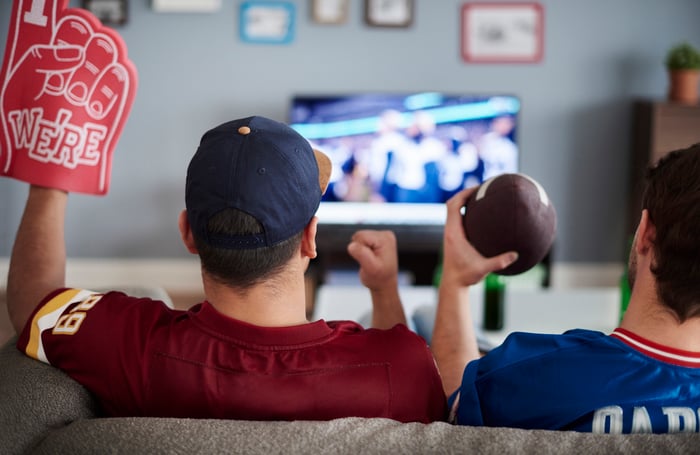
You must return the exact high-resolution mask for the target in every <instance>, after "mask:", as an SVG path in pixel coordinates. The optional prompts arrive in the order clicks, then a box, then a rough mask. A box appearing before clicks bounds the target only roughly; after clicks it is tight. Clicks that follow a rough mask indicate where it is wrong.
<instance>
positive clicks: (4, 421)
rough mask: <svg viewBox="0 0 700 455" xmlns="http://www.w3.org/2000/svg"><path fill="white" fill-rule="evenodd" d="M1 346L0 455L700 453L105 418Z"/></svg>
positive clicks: (359, 425) (525, 437)
mask: <svg viewBox="0 0 700 455" xmlns="http://www.w3.org/2000/svg"><path fill="white" fill-rule="evenodd" d="M14 342H15V340H11V341H10V342H9V343H7V344H6V345H5V346H4V347H2V349H0V400H1V401H0V454H19V453H39V454H42V453H47V454H56V453H70V454H81V453H86V454H88V453H89V454H96V453H100V454H102V453H125V454H126V453H128V454H135V453H164V454H165V453H167V454H172V453H187V454H191V453H245V454H265V455H270V454H276V453H279V454H283V453H284V454H295V453H332V454H334V455H335V454H357V453H362V454H365V453H387V454H401V453H406V454H413V453H471V452H474V453H482V454H491V453H492V454H499V455H501V454H508V453H537V454H546V453H557V454H559V453H601V454H613V453H654V454H662V453H700V436H698V435H696V434H689V433H685V434H674V435H615V436H612V435H593V434H587V433H575V432H557V431H544V430H537V431H526V430H519V429H509V428H477V427H457V426H453V425H449V424H447V423H442V422H438V423H432V424H428V425H426V424H419V423H410V424H402V423H399V422H396V421H393V420H389V419H379V418H377V419H363V418H344V419H338V420H333V421H330V422H303V421H294V422H253V421H226V420H195V419H170V418H104V417H100V416H99V415H98V411H97V406H96V403H95V400H94V399H93V398H92V397H91V396H90V394H89V393H88V392H87V391H86V390H85V389H84V388H83V387H82V386H80V385H79V384H78V383H76V382H75V381H73V380H72V379H70V378H69V377H68V376H66V375H65V374H63V373H62V372H61V371H59V370H57V369H55V368H52V367H50V366H48V365H45V364H42V363H40V362H37V361H35V360H32V359H30V358H28V357H25V356H24V355H23V354H21V353H20V352H19V351H18V350H17V349H16V348H15V346H14Z"/></svg>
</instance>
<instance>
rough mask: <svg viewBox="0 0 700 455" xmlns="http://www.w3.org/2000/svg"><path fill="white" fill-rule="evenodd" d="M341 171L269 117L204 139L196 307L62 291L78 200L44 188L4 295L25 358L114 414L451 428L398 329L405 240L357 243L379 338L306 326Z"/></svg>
mask: <svg viewBox="0 0 700 455" xmlns="http://www.w3.org/2000/svg"><path fill="white" fill-rule="evenodd" d="M329 174H330V162H329V160H328V159H327V158H326V157H325V156H323V155H322V154H320V153H318V152H316V151H314V150H313V149H312V148H311V146H310V145H309V143H308V142H307V141H306V140H305V139H304V138H303V137H301V136H300V135H299V134H298V133H296V132H295V131H294V130H292V129H291V128H289V127H287V126H286V125H284V124H282V123H278V122H275V121H272V120H269V119H266V118H264V117H249V118H244V119H239V120H234V121H231V122H227V123H224V124H222V125H219V126H218V127H216V128H214V129H212V130H210V131H208V132H207V133H206V134H204V136H203V137H202V140H201V143H200V145H199V148H198V150H197V152H196V154H195V155H194V157H193V158H192V161H191V162H190V165H189V168H188V172H187V182H186V191H185V205H186V209H185V210H184V211H183V212H182V214H181V216H180V219H179V227H180V231H181V234H182V239H183V242H184V244H185V246H186V247H187V249H188V250H189V251H190V252H192V253H195V254H198V255H199V257H200V260H201V270H202V280H203V286H204V291H205V295H206V300H205V301H204V302H201V303H199V304H197V305H195V306H193V307H192V308H190V309H189V310H188V311H176V310H171V309H169V308H168V307H167V306H166V305H165V304H163V302H159V301H154V300H150V299H138V298H134V297H129V296H127V295H125V294H123V293H120V292H107V293H96V292H92V291H89V290H82V289H67V288H65V259H66V248H65V242H64V224H65V223H64V222H65V210H66V205H67V201H68V193H66V192H65V191H63V190H58V189H51V188H46V187H40V186H37V185H32V186H31V187H30V189H29V196H28V200H27V204H26V207H25V211H24V215H23V217H22V221H21V223H20V227H19V230H18V233H17V237H16V239H15V244H14V248H13V251H12V257H11V262H10V272H9V276H8V286H7V294H8V309H9V313H10V318H11V320H12V323H13V325H14V327H15V329H16V330H17V332H18V333H20V337H19V340H18V343H17V345H18V348H19V349H20V350H22V351H23V352H25V353H26V354H27V355H29V356H31V357H34V358H36V359H38V360H41V361H43V362H47V363H50V364H51V365H54V366H56V367H58V368H60V369H62V370H64V371H65V372H66V373H67V374H69V375H70V376H71V377H72V378H74V379H75V380H77V381H78V382H80V383H81V384H83V385H84V386H85V387H86V388H88V389H89V390H90V391H91V392H93V393H94V395H95V396H96V397H97V398H98V400H99V402H100V403H101V405H102V407H103V410H104V412H105V414H106V415H112V416H173V417H202V418H205V417H206V418H235V419H258V420H292V419H313V420H326V419H333V418H339V417H346V416H360V417H387V418H392V419H396V420H399V421H402V422H409V421H418V422H430V421H435V420H442V419H444V418H445V413H446V403H445V396H444V394H443V392H442V386H441V381H440V377H439V374H438V372H437V369H436V366H435V362H434V360H433V357H432V355H431V353H430V351H429V349H428V347H427V345H426V343H425V341H424V340H423V339H422V338H420V337H418V336H417V335H415V334H414V333H412V332H410V331H409V330H408V329H407V328H406V326H405V325H403V324H397V322H405V316H404V313H403V309H402V308H401V303H400V301H399V296H398V285H397V268H398V266H397V263H396V245H395V239H394V238H393V234H391V233H390V232H369V231H360V232H358V233H357V234H356V235H355V236H354V237H353V240H352V242H351V243H350V245H349V246H348V251H349V253H350V254H351V255H352V256H353V257H354V258H356V260H357V261H358V262H359V264H360V277H361V279H362V282H363V284H364V285H365V286H367V287H368V288H369V289H370V292H371V295H372V300H373V303H374V304H375V307H374V312H375V313H374V319H373V323H374V324H373V325H374V327H377V328H372V329H363V328H362V327H361V326H359V325H358V324H356V323H353V322H348V321H344V322H325V321H322V320H321V321H315V322H309V321H307V319H306V315H305V310H306V307H305V300H306V299H305V294H304V272H305V270H306V268H307V266H308V264H309V261H310V260H311V259H312V258H314V257H315V256H316V243H315V235H316V227H317V220H316V217H315V216H314V214H315V212H316V209H317V208H318V205H319V203H320V200H321V195H322V193H323V191H324V190H325V186H326V184H327V182H328V177H329ZM387 240H388V241H387ZM37 305H38V306H37Z"/></svg>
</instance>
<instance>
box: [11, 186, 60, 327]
mask: <svg viewBox="0 0 700 455" xmlns="http://www.w3.org/2000/svg"><path fill="white" fill-rule="evenodd" d="M67 202H68V193H66V192H65V191H62V190H56V189H51V188H43V187H39V186H35V185H32V186H30V188H29V196H28V198H27V204H26V206H25V208H24V214H23V215H22V220H21V222H20V225H19V229H18V231H17V236H16V238H15V243H14V247H13V248H12V256H11V258H10V271H9V273H8V277H7V311H8V313H9V315H10V321H11V322H12V325H13V327H14V328H15V331H16V332H17V333H18V334H19V333H21V332H22V329H23V328H24V326H25V324H26V322H27V319H29V316H30V315H31V313H32V311H33V310H34V308H35V307H36V306H37V305H38V304H39V302H40V301H41V299H43V298H44V297H45V296H46V295H47V294H48V293H49V292H51V291H53V290H54V289H58V288H60V287H63V286H65V276H66V245H65V237H64V225H65V212H66V205H67Z"/></svg>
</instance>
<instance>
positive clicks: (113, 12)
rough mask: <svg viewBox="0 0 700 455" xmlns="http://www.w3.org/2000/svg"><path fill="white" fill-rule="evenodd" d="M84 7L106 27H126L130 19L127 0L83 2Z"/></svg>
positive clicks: (88, 0)
mask: <svg viewBox="0 0 700 455" xmlns="http://www.w3.org/2000/svg"><path fill="white" fill-rule="evenodd" d="M82 7H83V8H84V9H86V10H88V11H90V12H91V13H92V14H94V15H95V17H96V18H98V19H99V20H100V22H102V23H103V24H105V25H124V24H126V23H127V21H128V19H129V2H128V1H127V0H83V2H82Z"/></svg>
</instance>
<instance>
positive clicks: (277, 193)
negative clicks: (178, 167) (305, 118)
mask: <svg viewBox="0 0 700 455" xmlns="http://www.w3.org/2000/svg"><path fill="white" fill-rule="evenodd" d="M330 171H331V162H330V160H329V159H328V157H327V156H326V155H324V154H323V153H321V152H319V151H317V150H314V149H313V148H312V147H311V144H309V142H308V141H307V140H306V139H304V138H303V137H302V136H301V135H300V134H299V133H297V132H296V131H294V130H293V129H292V128H290V127H289V126H287V125H285V124H284V123H280V122H276V121H274V120H270V119H268V118H265V117H259V116H257V117H247V118H243V119H238V120H232V121H230V122H227V123H224V124H221V125H219V126H217V127H216V128H213V129H211V130H209V131H207V132H206V133H205V134H204V135H203V136H202V140H201V141H200V143H199V148H198V149H197V152H196V153H195V155H194V157H192V160H191V161H190V164H189V166H188V168H187V182H186V187H185V206H186V208H187V219H188V221H189V223H190V227H191V229H192V232H193V233H194V234H195V236H196V237H197V238H198V239H200V240H203V241H204V242H206V243H207V244H209V245H211V246H213V247H217V248H225V249H234V250H242V249H254V248H261V247H268V246H272V245H275V244H277V243H279V242H282V241H284V240H287V239H289V238H290V237H292V236H294V235H296V234H298V233H299V232H301V231H302V230H303V229H304V227H306V225H307V224H308V223H309V221H311V218H312V217H313V216H314V214H315V213H316V210H317V209H318V206H319V204H320V202H321V196H322V194H323V192H324V191H325V190H326V187H327V186H328V180H329V178H330ZM227 208H233V209H238V210H241V211H243V212H245V213H247V214H249V215H251V216H252V217H254V218H255V219H256V220H258V222H259V223H260V224H261V225H262V232H261V233H260V234H252V235H240V236H226V235H223V234H216V235H212V234H210V233H209V230H208V228H207V226H208V223H209V220H210V219H211V217H212V216H214V215H216V214H217V213H219V212H220V211H222V210H224V209H227Z"/></svg>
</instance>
